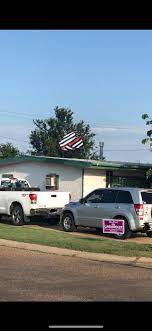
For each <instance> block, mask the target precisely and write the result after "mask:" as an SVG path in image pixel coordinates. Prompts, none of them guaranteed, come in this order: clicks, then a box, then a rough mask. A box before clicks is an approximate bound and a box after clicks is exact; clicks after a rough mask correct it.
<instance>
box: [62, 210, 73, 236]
mask: <svg viewBox="0 0 152 331" xmlns="http://www.w3.org/2000/svg"><path fill="white" fill-rule="evenodd" d="M62 228H63V230H64V231H66V232H73V231H75V230H76V226H75V223H74V217H73V215H72V214H71V213H68V212H65V213H64V214H63V217H62Z"/></svg>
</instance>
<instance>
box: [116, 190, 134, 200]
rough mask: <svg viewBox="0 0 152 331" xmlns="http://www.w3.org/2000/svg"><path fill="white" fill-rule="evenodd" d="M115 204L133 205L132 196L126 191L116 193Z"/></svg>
mask: <svg viewBox="0 0 152 331" xmlns="http://www.w3.org/2000/svg"><path fill="white" fill-rule="evenodd" d="M115 202H116V203H133V200H132V196H131V194H130V192H128V191H123V190H122V191H118V195H117V197H116V201H115Z"/></svg>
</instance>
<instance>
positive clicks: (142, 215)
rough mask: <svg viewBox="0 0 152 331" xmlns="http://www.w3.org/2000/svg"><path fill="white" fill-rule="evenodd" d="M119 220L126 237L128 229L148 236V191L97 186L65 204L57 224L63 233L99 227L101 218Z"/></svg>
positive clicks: (151, 227) (151, 230)
mask: <svg viewBox="0 0 152 331" xmlns="http://www.w3.org/2000/svg"><path fill="white" fill-rule="evenodd" d="M108 218H109V219H123V220H124V221H125V232H124V234H115V235H114V237H115V238H118V239H126V238H129V237H130V236H131V233H132V232H145V233H147V235H148V236H149V237H152V190H151V189H142V188H134V187H133V188H128V187H124V188H98V189H96V190H94V191H93V192H91V193H89V194H88V195H87V196H86V197H85V198H82V199H80V200H79V202H70V203H69V204H67V205H65V207H64V209H63V211H62V213H61V217H60V223H61V224H62V227H63V230H64V231H66V232H70V231H74V230H75V229H76V228H77V227H78V226H84V227H93V228H96V229H101V230H102V219H108Z"/></svg>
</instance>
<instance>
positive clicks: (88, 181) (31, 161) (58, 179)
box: [0, 155, 152, 201]
mask: <svg viewBox="0 0 152 331" xmlns="http://www.w3.org/2000/svg"><path fill="white" fill-rule="evenodd" d="M151 167H152V164H144V163H131V162H111V161H97V160H83V159H70V158H59V157H46V156H29V155H24V156H18V157H14V158H8V159H0V176H1V177H6V176H7V175H8V174H9V175H12V176H14V177H18V178H24V179H27V180H28V181H29V182H30V184H31V185H32V186H39V187H40V189H41V190H59V191H69V192H70V193H71V196H72V200H73V201H75V200H77V199H79V198H81V197H83V196H85V195H86V194H88V193H89V192H91V191H92V190H93V189H95V188H97V187H114V186H136V187H145V186H146V185H147V184H146V178H145V171H146V170H147V169H149V168H151Z"/></svg>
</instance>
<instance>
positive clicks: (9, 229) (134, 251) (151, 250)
mask: <svg viewBox="0 0 152 331" xmlns="http://www.w3.org/2000/svg"><path fill="white" fill-rule="evenodd" d="M0 239H7V240H15V241H19V242H26V243H32V244H40V245H47V246H52V247H60V248H68V249H73V250H77V251H86V252H93V253H107V254H116V255H122V256H137V257H140V256H144V257H152V244H139V243H130V242H125V241H122V242H120V241H117V240H116V239H109V238H108V240H107V239H106V237H102V236H101V238H89V237H88V238H87V237H79V236H71V235H70V234H68V233H66V232H60V231H59V232H55V231H51V230H48V231H46V228H40V229H38V228H35V229H33V228H29V227H28V225H27V226H25V227H15V226H13V225H9V224H0Z"/></svg>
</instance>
